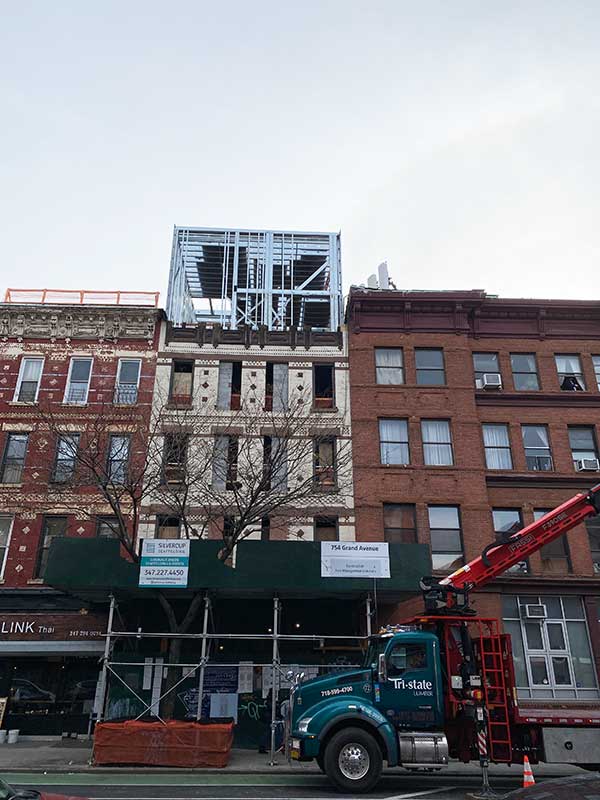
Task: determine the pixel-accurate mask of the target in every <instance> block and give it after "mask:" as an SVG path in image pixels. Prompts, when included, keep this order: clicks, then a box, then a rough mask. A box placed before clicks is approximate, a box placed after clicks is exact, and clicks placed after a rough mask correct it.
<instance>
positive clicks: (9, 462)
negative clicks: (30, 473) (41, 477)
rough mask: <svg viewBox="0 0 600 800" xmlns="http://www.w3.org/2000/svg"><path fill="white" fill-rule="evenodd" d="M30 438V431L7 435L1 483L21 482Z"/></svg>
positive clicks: (0, 474)
mask: <svg viewBox="0 0 600 800" xmlns="http://www.w3.org/2000/svg"><path fill="white" fill-rule="evenodd" d="M28 440H29V434H28V433H9V434H8V436H7V437H6V444H5V446H4V456H3V458H2V471H1V473H0V483H21V479H22V477H23V467H24V466H25V456H26V454H27V442H28Z"/></svg>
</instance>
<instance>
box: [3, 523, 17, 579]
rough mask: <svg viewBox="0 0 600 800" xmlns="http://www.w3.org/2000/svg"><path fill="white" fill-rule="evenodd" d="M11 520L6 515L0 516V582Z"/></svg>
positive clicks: (10, 529)
mask: <svg viewBox="0 0 600 800" xmlns="http://www.w3.org/2000/svg"><path fill="white" fill-rule="evenodd" d="M13 519H14V517H12V516H9V515H8V514H0V580H2V578H4V570H5V568H6V559H7V557H8V548H9V545H10V534H11V531H12V525H13Z"/></svg>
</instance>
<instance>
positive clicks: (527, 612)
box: [503, 595, 600, 700]
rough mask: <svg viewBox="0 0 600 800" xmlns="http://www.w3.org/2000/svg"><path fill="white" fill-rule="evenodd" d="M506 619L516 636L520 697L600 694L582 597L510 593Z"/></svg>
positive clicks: (509, 630)
mask: <svg viewBox="0 0 600 800" xmlns="http://www.w3.org/2000/svg"><path fill="white" fill-rule="evenodd" d="M503 618H504V619H503V622H504V630H505V632H506V633H509V634H510V636H511V640H512V650H513V659H514V665H515V679H516V682H517V691H518V694H519V697H521V698H532V699H536V698H537V699H557V700H568V699H573V700H575V699H578V700H593V699H597V698H598V697H600V692H599V690H598V681H597V678H596V671H595V668H594V663H593V659H592V651H591V647H590V641H589V635H588V629H587V623H586V619H585V610H584V607H583V602H582V600H581V598H580V597H574V596H565V597H558V596H550V595H540V596H531V595H518V596H517V595H507V596H505V597H503Z"/></svg>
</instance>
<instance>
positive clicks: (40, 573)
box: [35, 517, 67, 578]
mask: <svg viewBox="0 0 600 800" xmlns="http://www.w3.org/2000/svg"><path fill="white" fill-rule="evenodd" d="M66 535H67V517H44V523H43V525H42V538H41V541H40V545H39V549H38V557H37V565H36V571H35V577H36V578H43V577H44V574H45V572H46V565H47V564H48V553H49V552H50V545H51V544H52V540H53V539H56V538H57V537H59V536H66Z"/></svg>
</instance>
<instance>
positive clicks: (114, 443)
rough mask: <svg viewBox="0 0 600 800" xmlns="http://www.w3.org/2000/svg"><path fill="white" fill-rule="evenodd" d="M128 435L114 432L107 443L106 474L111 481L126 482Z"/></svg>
mask: <svg viewBox="0 0 600 800" xmlns="http://www.w3.org/2000/svg"><path fill="white" fill-rule="evenodd" d="M130 444H131V441H130V438H129V436H123V435H121V434H115V435H113V436H111V437H110V440H109V443H108V464H107V470H106V471H107V475H108V479H109V481H111V482H112V483H126V482H127V468H128V466H129V448H130Z"/></svg>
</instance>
